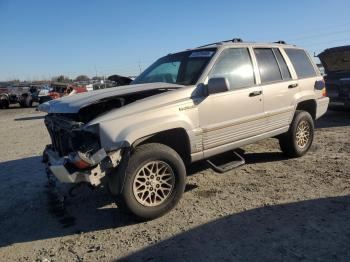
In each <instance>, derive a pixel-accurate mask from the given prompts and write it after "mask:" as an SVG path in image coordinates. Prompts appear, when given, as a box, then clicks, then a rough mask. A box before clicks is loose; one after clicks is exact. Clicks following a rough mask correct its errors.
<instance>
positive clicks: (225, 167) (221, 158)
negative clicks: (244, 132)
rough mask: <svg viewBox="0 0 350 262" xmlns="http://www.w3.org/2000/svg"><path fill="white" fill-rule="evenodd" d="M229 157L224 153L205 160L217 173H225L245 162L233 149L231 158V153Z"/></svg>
mask: <svg viewBox="0 0 350 262" xmlns="http://www.w3.org/2000/svg"><path fill="white" fill-rule="evenodd" d="M229 157H230V158H231V159H227V153H226V155H224V154H220V155H218V156H213V157H212V158H209V159H207V160H206V161H207V163H208V164H209V165H210V166H211V168H212V169H214V170H215V171H216V172H218V173H225V172H227V171H230V170H232V169H234V168H237V167H239V166H241V165H244V164H245V160H244V158H243V157H242V156H241V155H240V154H239V153H237V151H233V157H234V159H233V160H232V155H231V154H230V156H229Z"/></svg>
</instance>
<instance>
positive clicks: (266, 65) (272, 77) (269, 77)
mask: <svg viewBox="0 0 350 262" xmlns="http://www.w3.org/2000/svg"><path fill="white" fill-rule="evenodd" d="M254 53H255V57H256V60H257V61H258V67H259V73H260V79H261V83H268V82H275V81H281V80H282V75H281V72H280V69H279V67H278V63H277V60H276V58H275V55H274V53H273V51H272V49H270V48H256V49H254Z"/></svg>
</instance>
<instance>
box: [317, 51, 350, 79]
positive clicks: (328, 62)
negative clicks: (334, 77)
mask: <svg viewBox="0 0 350 262" xmlns="http://www.w3.org/2000/svg"><path fill="white" fill-rule="evenodd" d="M318 57H319V58H320V60H321V62H322V65H323V66H324V68H325V71H326V73H327V74H332V73H338V72H349V73H350V46H340V47H334V48H329V49H326V50H325V51H323V52H322V53H321V54H319V55H318Z"/></svg>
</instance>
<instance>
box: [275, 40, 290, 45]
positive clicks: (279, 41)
mask: <svg viewBox="0 0 350 262" xmlns="http://www.w3.org/2000/svg"><path fill="white" fill-rule="evenodd" d="M274 43H275V44H282V45H286V44H287V43H286V41H283V40H278V41H276V42H274Z"/></svg>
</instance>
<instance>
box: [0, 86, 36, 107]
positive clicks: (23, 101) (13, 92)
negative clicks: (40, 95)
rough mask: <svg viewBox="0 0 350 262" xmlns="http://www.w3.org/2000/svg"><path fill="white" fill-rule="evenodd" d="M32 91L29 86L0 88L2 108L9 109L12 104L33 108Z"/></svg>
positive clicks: (0, 105)
mask: <svg viewBox="0 0 350 262" xmlns="http://www.w3.org/2000/svg"><path fill="white" fill-rule="evenodd" d="M32 91H33V92H35V90H34V89H32V88H30V87H29V86H9V87H3V88H0V108H9V107H10V104H19V105H20V106H21V107H31V106H32V104H33V96H32Z"/></svg>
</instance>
